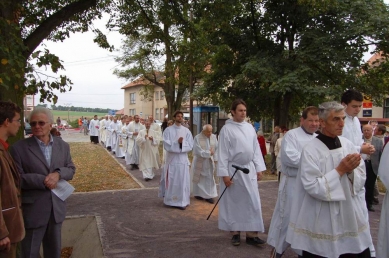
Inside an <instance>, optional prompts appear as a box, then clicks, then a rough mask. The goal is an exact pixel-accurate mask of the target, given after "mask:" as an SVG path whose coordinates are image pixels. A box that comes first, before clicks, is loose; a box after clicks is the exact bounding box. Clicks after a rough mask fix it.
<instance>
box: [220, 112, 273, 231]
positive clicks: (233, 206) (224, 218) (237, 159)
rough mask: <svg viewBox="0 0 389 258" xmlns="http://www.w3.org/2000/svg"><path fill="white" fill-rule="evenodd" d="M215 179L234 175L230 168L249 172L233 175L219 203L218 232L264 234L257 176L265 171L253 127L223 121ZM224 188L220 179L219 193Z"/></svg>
mask: <svg viewBox="0 0 389 258" xmlns="http://www.w3.org/2000/svg"><path fill="white" fill-rule="evenodd" d="M217 157H218V165H217V175H218V176H220V177H223V176H229V177H230V178H231V177H232V175H233V174H234V172H235V169H234V168H233V167H232V165H238V166H240V167H243V168H248V169H249V170H250V172H249V174H244V173H243V172H241V171H237V172H236V174H235V176H234V178H233V182H234V183H233V184H232V185H231V186H230V187H228V189H227V190H226V192H225V193H224V195H223V197H222V198H221V199H220V202H219V220H218V224H219V229H221V230H226V231H259V232H264V231H265V227H264V225H263V219H262V209H261V200H260V197H259V191H258V182H257V172H262V171H264V170H266V166H265V163H264V161H263V157H262V153H261V150H260V148H259V144H258V140H257V135H256V133H255V129H254V127H253V126H252V125H251V124H249V123H247V122H242V123H238V122H234V121H233V120H232V119H229V120H227V121H226V123H225V125H224V126H223V127H222V129H221V131H220V135H219V146H218V150H217ZM225 188H226V186H225V184H224V181H223V180H222V179H220V193H221V192H223V191H224V189H225Z"/></svg>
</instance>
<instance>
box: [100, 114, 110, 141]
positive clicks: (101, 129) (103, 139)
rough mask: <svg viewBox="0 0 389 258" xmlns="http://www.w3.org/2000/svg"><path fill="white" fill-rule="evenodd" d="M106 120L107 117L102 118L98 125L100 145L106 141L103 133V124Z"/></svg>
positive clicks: (104, 132) (105, 135)
mask: <svg viewBox="0 0 389 258" xmlns="http://www.w3.org/2000/svg"><path fill="white" fill-rule="evenodd" d="M107 119H108V116H105V117H103V119H101V120H100V123H99V133H100V135H99V136H100V142H101V143H102V144H105V142H106V141H107V134H106V131H105V122H106V121H107Z"/></svg>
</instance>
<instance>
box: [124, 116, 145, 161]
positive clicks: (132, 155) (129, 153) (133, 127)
mask: <svg viewBox="0 0 389 258" xmlns="http://www.w3.org/2000/svg"><path fill="white" fill-rule="evenodd" d="M143 129H146V127H145V126H144V125H142V124H141V123H140V122H139V123H135V121H132V122H131V123H129V124H128V125H127V129H126V131H127V150H126V152H125V153H126V155H125V159H126V164H127V165H129V164H139V147H138V145H136V143H135V139H136V137H137V136H136V135H134V133H135V132H138V133H139V131H141V130H143Z"/></svg>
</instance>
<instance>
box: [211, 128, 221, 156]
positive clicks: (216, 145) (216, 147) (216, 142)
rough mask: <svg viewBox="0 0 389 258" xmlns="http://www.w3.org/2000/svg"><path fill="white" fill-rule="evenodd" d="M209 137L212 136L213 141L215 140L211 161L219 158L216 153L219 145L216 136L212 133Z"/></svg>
mask: <svg viewBox="0 0 389 258" xmlns="http://www.w3.org/2000/svg"><path fill="white" fill-rule="evenodd" d="M211 137H213V138H214V141H215V150H214V153H213V161H218V160H219V158H218V155H217V150H218V148H219V145H218V141H217V137H216V135H214V134H212V135H211Z"/></svg>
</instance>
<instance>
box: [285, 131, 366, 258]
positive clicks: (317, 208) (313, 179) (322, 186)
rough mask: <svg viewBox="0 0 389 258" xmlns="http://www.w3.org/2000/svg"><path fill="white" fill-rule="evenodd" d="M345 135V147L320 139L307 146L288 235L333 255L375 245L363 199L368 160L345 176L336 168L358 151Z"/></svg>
mask: <svg viewBox="0 0 389 258" xmlns="http://www.w3.org/2000/svg"><path fill="white" fill-rule="evenodd" d="M339 140H340V142H341V145H342V147H341V148H338V149H334V150H329V149H328V148H327V146H326V145H325V144H324V143H323V142H322V141H320V140H319V139H317V138H315V139H313V140H312V141H310V142H309V143H307V144H306V145H305V147H304V148H303V151H302V153H301V160H300V166H299V171H298V174H297V179H296V185H295V191H294V194H295V196H294V198H293V204H292V210H291V214H290V223H289V228H288V232H287V237H286V240H287V241H288V242H289V243H290V244H291V246H292V248H295V249H299V250H305V251H307V252H310V253H313V254H316V255H320V256H324V257H329V258H338V257H339V256H340V255H341V254H345V253H361V252H363V251H364V250H366V249H367V248H368V247H369V246H370V245H371V244H372V239H371V235H370V227H369V223H368V222H366V219H365V216H364V214H365V210H366V209H367V208H366V204H364V205H361V203H360V202H359V200H358V192H359V191H360V190H361V188H362V187H363V186H364V184H365V181H366V173H365V163H364V161H363V160H361V162H360V164H359V166H358V167H357V168H355V169H354V170H353V171H352V172H351V173H350V174H349V175H347V174H345V175H343V176H342V177H340V175H339V173H338V172H337V171H336V169H335V168H336V167H337V166H338V165H339V163H340V161H341V160H342V159H343V158H344V157H346V156H347V155H348V154H352V153H357V150H356V149H355V147H354V144H353V143H351V142H350V141H349V140H347V139H345V138H343V137H339Z"/></svg>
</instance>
